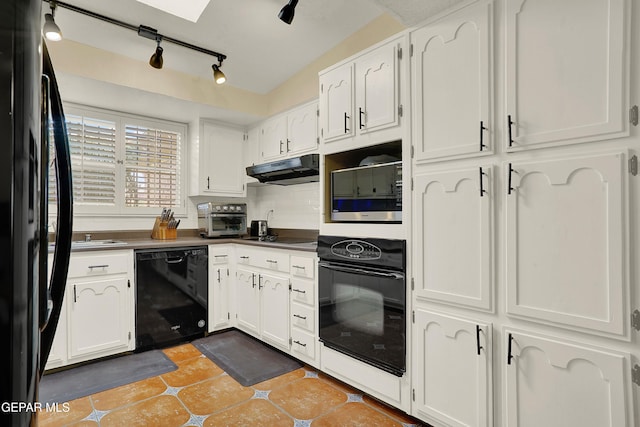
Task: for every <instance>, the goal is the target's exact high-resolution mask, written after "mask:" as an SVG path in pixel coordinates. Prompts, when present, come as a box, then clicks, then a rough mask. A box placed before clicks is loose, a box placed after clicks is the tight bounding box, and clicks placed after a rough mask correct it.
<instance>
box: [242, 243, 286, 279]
mask: <svg viewBox="0 0 640 427" xmlns="http://www.w3.org/2000/svg"><path fill="white" fill-rule="evenodd" d="M237 252H238V255H237V257H236V262H237V263H238V264H239V265H250V266H252V267H257V268H264V269H267V270H272V271H280V272H285V273H288V272H289V254H288V253H286V252H281V251H278V250H273V249H255V248H244V247H241V248H239V249H238V251H237Z"/></svg>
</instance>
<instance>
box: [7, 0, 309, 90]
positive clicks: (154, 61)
mask: <svg viewBox="0 0 640 427" xmlns="http://www.w3.org/2000/svg"><path fill="white" fill-rule="evenodd" d="M0 1H2V0H0ZM43 1H45V2H48V3H49V5H50V6H51V13H47V14H46V15H45V24H44V26H43V32H44V34H45V37H47V39H50V40H60V39H61V38H62V33H61V32H60V28H58V26H57V25H56V23H55V22H54V20H53V14H54V9H55V8H56V7H63V8H65V9H69V10H71V11H73V12H77V13H80V14H82V15H85V16H90V17H92V18H95V19H99V20H100V21H104V22H108V23H110V24H113V25H117V26H119V27H123V28H126V29H128V30H132V31H136V32H137V33H138V35H139V36H140V37H144V38H147V39H151V40H154V41H155V42H156V43H157V46H156V51H155V52H154V54H153V55H151V58H149V65H151V66H152V67H153V68H157V69H160V68H162V64H163V62H164V61H163V59H162V53H163V49H162V47H161V46H160V42H169V43H173V44H177V45H178V46H182V47H186V48H187V49H191V50H195V51H197V52H200V53H204V54H205V55H210V56H215V57H216V58H218V65H216V64H214V65H212V68H213V78H214V79H215V82H216V83H217V84H222V83H224V82H225V81H226V80H227V78H226V77H225V75H224V73H223V72H222V70H220V67H221V66H222V61H224V60H225V59H227V55H224V54H222V53H218V52H215V51H213V50H209V49H205V48H203V47H199V46H195V45H192V44H190V43H187V42H183V41H180V40H178V39H174V38H172V37H168V36H165V35H162V34H160V33H158V30H156V29H155V28H151V27H148V26H146V25H139V26H137V27H136V26H134V25H131V24H129V23H126V22H123V21H119V20H117V19H113V18H109V17H108V16H104V15H100V14H99V13H95V12H91V11H90V10H86V9H83V8H81V7H78V6H74V5H72V4H69V3H64V2H62V1H57V0H43ZM292 1H294V0H292ZM290 3H291V2H290ZM295 3H297V0H295V2H294V6H295ZM49 29H51V31H52V34H51V36H50V35H49V31H50V30H49ZM53 30H57V34H58V38H50V37H55V36H54V34H53Z"/></svg>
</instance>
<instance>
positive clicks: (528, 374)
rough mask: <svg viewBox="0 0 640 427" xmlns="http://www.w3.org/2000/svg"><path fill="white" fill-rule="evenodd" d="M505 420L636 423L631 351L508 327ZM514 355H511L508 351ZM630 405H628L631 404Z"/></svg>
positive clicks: (619, 426)
mask: <svg viewBox="0 0 640 427" xmlns="http://www.w3.org/2000/svg"><path fill="white" fill-rule="evenodd" d="M504 340H505V346H504V348H505V349H509V348H510V349H511V354H510V355H509V354H507V355H506V356H507V357H506V358H505V359H506V360H505V362H503V363H504V365H503V366H505V371H506V374H505V377H506V390H505V398H506V418H507V419H506V421H505V423H504V425H506V426H521V427H527V426H545V427H584V426H593V427H607V426H609V427H614V426H615V427H625V426H628V427H631V426H634V425H636V424H634V421H633V416H634V414H633V407H632V405H626V402H627V401H628V398H629V397H630V394H631V390H629V387H630V385H628V382H627V381H626V379H625V377H628V375H629V374H628V369H629V366H630V364H629V362H630V361H629V355H628V354H622V353H619V352H614V351H612V350H609V349H606V350H605V349H595V348H590V347H586V346H583V345H574V344H571V343H568V342H567V341H566V340H565V339H554V338H546V337H541V336H536V335H533V334H527V333H521V332H515V331H510V330H505V336H504ZM509 356H511V357H509ZM627 408H629V410H627Z"/></svg>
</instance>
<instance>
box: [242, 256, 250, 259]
mask: <svg viewBox="0 0 640 427" xmlns="http://www.w3.org/2000/svg"><path fill="white" fill-rule="evenodd" d="M240 259H249V257H248V256H241V257H240Z"/></svg>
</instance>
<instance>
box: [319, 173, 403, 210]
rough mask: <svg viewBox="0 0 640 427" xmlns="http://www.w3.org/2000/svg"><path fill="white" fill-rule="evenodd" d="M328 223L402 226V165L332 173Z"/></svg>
mask: <svg viewBox="0 0 640 427" xmlns="http://www.w3.org/2000/svg"><path fill="white" fill-rule="evenodd" d="M331 220H332V221H347V222H348V221H352V222H402V161H396V162H390V163H380V164H375V165H368V166H359V167H355V168H348V169H338V170H334V171H332V172H331Z"/></svg>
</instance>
